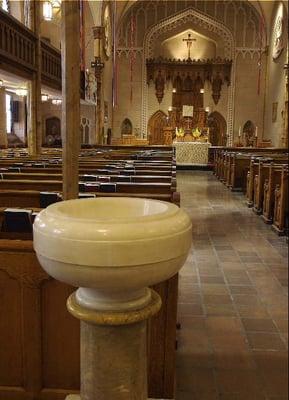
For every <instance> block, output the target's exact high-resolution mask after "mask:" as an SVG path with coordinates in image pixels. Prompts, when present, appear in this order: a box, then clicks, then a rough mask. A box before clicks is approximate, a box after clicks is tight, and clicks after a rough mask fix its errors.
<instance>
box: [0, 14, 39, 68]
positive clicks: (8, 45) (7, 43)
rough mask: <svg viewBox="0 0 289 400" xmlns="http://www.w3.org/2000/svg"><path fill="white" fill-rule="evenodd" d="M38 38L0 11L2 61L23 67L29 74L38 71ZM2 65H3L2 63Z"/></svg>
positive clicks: (0, 51) (0, 50)
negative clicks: (36, 57)
mask: <svg viewBox="0 0 289 400" xmlns="http://www.w3.org/2000/svg"><path fill="white" fill-rule="evenodd" d="M36 43H37V37H36V36H35V35H34V33H33V32H32V31H30V30H29V29H27V28H26V27H25V26H24V25H23V24H21V23H20V22H18V21H17V19H15V18H13V17H12V16H11V15H9V14H8V13H6V12H5V11H2V10H1V9H0V55H1V61H2V60H3V61H5V62H7V63H8V64H12V65H13V66H14V67H16V68H17V66H18V67H19V66H21V68H22V69H23V68H25V69H26V70H27V71H28V72H33V71H35V70H36V59H35V55H36ZM1 64H2V63H1Z"/></svg>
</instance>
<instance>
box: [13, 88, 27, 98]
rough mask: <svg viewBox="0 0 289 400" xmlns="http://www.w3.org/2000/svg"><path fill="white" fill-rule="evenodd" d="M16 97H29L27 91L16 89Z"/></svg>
mask: <svg viewBox="0 0 289 400" xmlns="http://www.w3.org/2000/svg"><path fill="white" fill-rule="evenodd" d="M16 95H17V96H20V97H24V96H27V89H16Z"/></svg>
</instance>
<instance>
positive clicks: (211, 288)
mask: <svg viewBox="0 0 289 400" xmlns="http://www.w3.org/2000/svg"><path fill="white" fill-rule="evenodd" d="M201 290H202V292H203V293H204V294H222V295H224V294H225V295H226V294H229V291H228V289H227V287H226V286H225V285H214V284H209V283H203V284H202V285H201Z"/></svg>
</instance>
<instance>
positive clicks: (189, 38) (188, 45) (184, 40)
mask: <svg viewBox="0 0 289 400" xmlns="http://www.w3.org/2000/svg"><path fill="white" fill-rule="evenodd" d="M196 41H197V39H193V38H192V35H191V33H188V37H187V38H186V39H183V42H186V43H187V48H188V60H191V47H192V44H193V42H196Z"/></svg>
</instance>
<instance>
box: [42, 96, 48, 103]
mask: <svg viewBox="0 0 289 400" xmlns="http://www.w3.org/2000/svg"><path fill="white" fill-rule="evenodd" d="M41 101H43V102H45V101H48V94H42V95H41Z"/></svg>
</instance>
